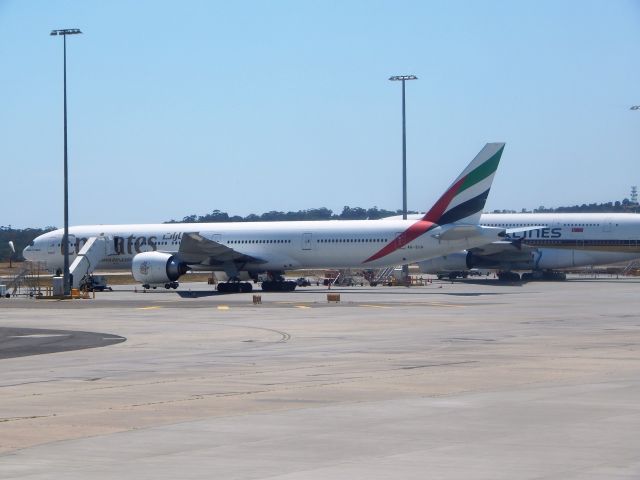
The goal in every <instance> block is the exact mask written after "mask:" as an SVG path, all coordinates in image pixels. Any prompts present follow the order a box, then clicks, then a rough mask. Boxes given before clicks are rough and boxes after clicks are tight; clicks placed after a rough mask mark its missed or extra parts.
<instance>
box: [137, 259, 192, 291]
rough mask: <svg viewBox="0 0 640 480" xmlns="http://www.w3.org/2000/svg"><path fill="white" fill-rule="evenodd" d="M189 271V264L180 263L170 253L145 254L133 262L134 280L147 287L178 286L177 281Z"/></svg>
mask: <svg viewBox="0 0 640 480" xmlns="http://www.w3.org/2000/svg"><path fill="white" fill-rule="evenodd" d="M187 270H188V266H187V264H185V263H182V262H180V261H178V260H177V259H176V257H175V255H171V254H170V253H163V252H143V253H139V254H137V255H136V256H135V257H133V259H132V260H131V273H133V278H135V279H136V281H137V282H140V283H142V284H143V285H145V287H146V286H149V285H158V284H160V285H162V284H164V285H165V286H166V285H172V286H173V285H174V284H175V285H176V286H177V283H175V282H176V280H178V278H179V277H180V275H182V274H184V273H186V271H187Z"/></svg>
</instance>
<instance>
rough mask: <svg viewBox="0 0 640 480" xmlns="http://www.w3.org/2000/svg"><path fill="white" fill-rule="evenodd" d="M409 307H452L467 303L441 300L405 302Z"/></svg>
mask: <svg viewBox="0 0 640 480" xmlns="http://www.w3.org/2000/svg"><path fill="white" fill-rule="evenodd" d="M403 305H405V306H408V307H451V308H465V305H456V304H454V303H440V302H428V303H403Z"/></svg>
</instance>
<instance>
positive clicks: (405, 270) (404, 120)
mask: <svg viewBox="0 0 640 480" xmlns="http://www.w3.org/2000/svg"><path fill="white" fill-rule="evenodd" d="M417 79H418V77H416V76H415V75H394V76H393V77H389V80H391V81H392V82H402V219H403V220H406V219H407V116H406V108H405V86H404V84H405V82H406V81H407V80H417ZM402 277H403V278H402V279H403V280H404V281H407V279H408V278H409V265H403V266H402Z"/></svg>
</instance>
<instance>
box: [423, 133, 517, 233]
mask: <svg viewBox="0 0 640 480" xmlns="http://www.w3.org/2000/svg"><path fill="white" fill-rule="evenodd" d="M504 145H505V144H504V143H487V144H486V145H485V146H484V148H483V149H482V150H480V153H478V155H476V157H475V158H474V159H473V160H472V161H471V163H470V164H469V165H468V166H467V168H465V169H464V170H463V172H462V173H461V174H460V176H459V177H458V178H456V180H455V181H454V182H453V184H452V185H451V186H450V187H449V188H448V189H447V191H446V192H445V193H444V194H443V195H442V196H441V197H440V199H439V200H438V201H437V202H436V203H435V205H434V206H433V207H431V210H429V211H428V212H427V213H426V214H425V216H424V217H422V220H425V221H428V222H431V223H436V224H438V225H446V224H448V223H454V222H457V223H470V224H474V225H477V224H478V223H479V221H480V215H481V214H482V209H483V208H484V204H485V202H486V200H487V196H488V195H489V190H490V189H491V184H492V183H493V177H494V175H495V173H496V169H497V168H498V164H499V163H500V157H501V156H502V151H503V150H504Z"/></svg>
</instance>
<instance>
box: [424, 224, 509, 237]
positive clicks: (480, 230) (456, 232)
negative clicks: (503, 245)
mask: <svg viewBox="0 0 640 480" xmlns="http://www.w3.org/2000/svg"><path fill="white" fill-rule="evenodd" d="M502 233H504V228H495V227H483V226H480V225H452V226H450V227H445V228H444V229H443V231H441V232H439V233H437V234H435V235H433V237H434V238H437V239H438V240H444V241H449V240H462V239H465V238H476V237H485V236H491V237H492V238H495V237H496V236H501V234H502Z"/></svg>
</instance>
